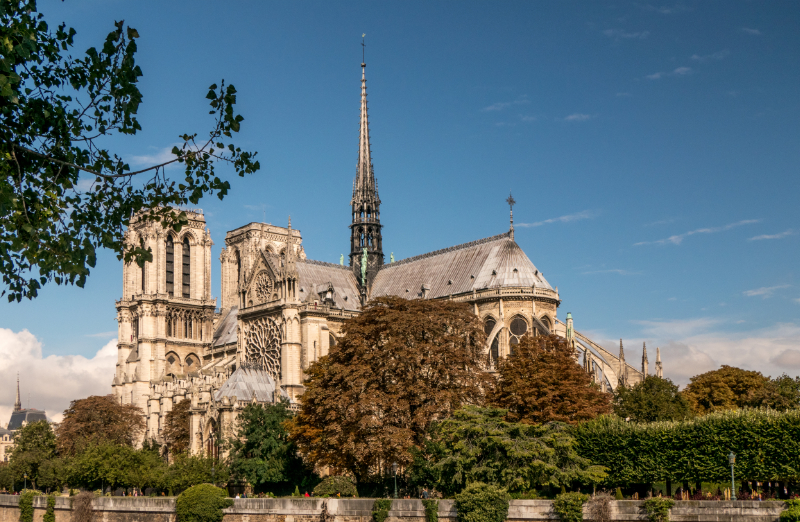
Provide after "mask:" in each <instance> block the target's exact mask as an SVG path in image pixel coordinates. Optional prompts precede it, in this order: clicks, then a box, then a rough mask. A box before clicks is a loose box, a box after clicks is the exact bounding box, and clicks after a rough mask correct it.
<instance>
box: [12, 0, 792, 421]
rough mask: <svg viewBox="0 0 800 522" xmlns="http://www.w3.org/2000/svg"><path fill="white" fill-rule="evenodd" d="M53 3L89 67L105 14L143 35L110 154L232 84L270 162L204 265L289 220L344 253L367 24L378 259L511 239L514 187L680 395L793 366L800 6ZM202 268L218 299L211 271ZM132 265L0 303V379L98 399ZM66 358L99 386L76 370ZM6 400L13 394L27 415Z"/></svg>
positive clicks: (234, 193)
mask: <svg viewBox="0 0 800 522" xmlns="http://www.w3.org/2000/svg"><path fill="white" fill-rule="evenodd" d="M40 9H41V10H42V11H43V12H44V13H45V14H46V17H47V19H48V20H49V21H50V22H51V24H52V25H55V24H56V23H58V22H60V21H65V22H66V23H67V24H68V25H71V26H73V27H75V29H76V30H77V31H78V36H77V38H76V47H75V49H76V51H80V52H82V51H83V50H85V49H86V48H88V47H89V46H92V45H100V44H101V42H102V39H103V38H104V36H105V34H106V33H108V32H109V31H110V30H111V29H112V28H113V22H114V20H119V19H124V20H125V22H126V23H127V24H129V25H131V26H133V27H135V28H136V29H138V31H139V34H140V35H141V38H140V40H139V53H138V63H139V65H140V66H141V68H142V70H143V71H144V77H143V78H142V81H141V90H142V92H143V94H144V103H143V105H142V107H141V110H140V113H139V120H140V122H141V124H142V126H143V127H144V130H143V131H142V132H141V133H140V134H138V135H137V136H135V137H132V138H131V137H127V138H124V139H113V140H110V141H109V142H108V143H107V145H108V146H109V147H111V148H113V150H115V151H117V152H119V153H121V154H123V155H125V156H126V157H127V158H128V159H129V161H130V163H131V164H132V165H137V166H138V165H146V164H147V162H148V161H151V160H155V159H157V158H160V157H163V155H164V154H165V151H166V150H168V149H169V148H171V147H172V145H173V144H174V143H176V142H177V141H178V138H177V136H178V135H179V134H182V133H184V132H200V133H203V132H205V131H206V129H208V128H209V125H210V121H209V119H208V115H207V108H206V107H207V106H206V103H205V102H206V100H205V99H204V96H205V93H206V89H207V87H208V85H209V84H211V83H214V82H219V80H220V79H222V78H224V79H225V81H226V82H229V83H233V84H234V85H235V86H236V88H237V89H238V91H239V97H238V101H239V103H238V109H239V111H240V112H241V114H242V115H243V116H244V118H245V121H244V122H243V125H242V132H241V133H240V135H239V136H237V137H236V140H237V144H239V145H240V146H242V147H243V148H245V149H250V150H257V151H258V153H259V156H258V158H259V159H260V161H261V165H262V169H261V171H260V172H259V173H258V174H257V175H255V176H250V177H247V178H244V179H242V178H238V177H231V178H230V179H231V184H232V190H231V193H230V196H228V197H227V198H226V199H225V200H224V201H222V202H220V201H218V200H216V199H211V198H208V199H207V200H204V201H202V202H201V204H200V205H199V206H200V207H202V208H203V209H204V210H205V213H206V217H207V221H208V224H209V227H210V228H211V233H212V238H213V239H214V241H215V243H216V244H215V246H214V259H218V254H219V250H220V248H221V246H222V245H223V243H224V234H225V232H226V231H227V230H230V229H233V228H236V227H238V226H241V225H243V224H246V223H248V222H251V221H261V220H263V219H266V221H267V222H270V223H273V224H281V225H283V224H285V223H286V221H287V217H288V216H289V215H291V217H292V224H293V226H295V227H296V228H299V229H300V230H301V232H302V235H303V244H304V247H305V250H306V253H307V254H308V256H309V257H311V258H313V259H320V260H325V261H331V262H337V261H338V259H339V255H340V254H342V253H345V254H346V253H347V252H346V250H347V248H348V243H347V241H348V229H347V225H348V219H349V209H348V203H349V196H350V191H351V184H352V179H353V176H354V174H355V165H356V156H357V133H358V110H359V92H360V91H359V89H360V82H359V80H360V74H361V71H360V62H361V45H360V44H361V34H362V33H366V34H367V37H366V41H367V48H366V62H367V64H368V65H367V79H368V82H367V85H368V93H369V102H370V121H371V138H372V151H373V162H374V166H375V173H376V176H377V178H378V181H379V186H380V191H381V199H382V201H383V205H382V209H381V210H382V222H383V223H384V245H385V248H386V255H387V258H388V255H389V253H390V252H394V255H395V258H396V259H401V258H404V257H408V256H412V255H416V254H420V253H424V252H426V251H430V250H433V249H438V248H444V247H447V246H451V245H454V244H457V243H462V242H466V241H471V240H474V239H478V238H481V237H486V236H489V235H493V234H497V233H500V232H503V231H505V230H507V228H508V207H507V205H506V204H505V202H504V200H505V198H506V197H507V196H508V193H509V191H512V192H513V194H514V197H515V199H516V200H517V202H518V204H517V206H516V207H515V209H514V216H515V222H516V224H517V228H516V239H517V242H518V243H519V244H520V245H521V246H522V247H523V248H524V249H525V251H526V252H527V254H528V256H529V257H530V258H531V260H532V261H533V262H534V263H535V264H536V266H537V267H538V268H539V269H540V270H541V271H542V272H543V273H544V274H545V276H546V277H547V279H548V280H549V281H550V282H551V284H553V285H554V286H555V285H557V286H558V287H559V290H560V293H561V296H562V299H563V302H562V305H561V308H560V311H559V316H560V317H561V318H563V317H564V316H565V315H566V312H568V311H570V312H572V314H573V316H574V317H575V324H576V328H577V329H578V330H579V331H583V332H585V333H589V334H590V335H592V336H594V337H595V338H596V339H598V340H600V341H602V342H604V343H606V344H609V345H610V346H614V344H615V343H617V345H618V342H619V341H618V339H619V338H623V340H624V341H625V345H626V348H627V352H626V353H627V355H628V359H629V360H631V359H632V358H633V359H635V360H638V358H639V357H640V356H641V345H642V342H644V341H647V344H648V347H649V349H650V350H651V353H650V361H651V365H652V361H653V360H654V358H655V355H654V353H653V352H654V351H655V347H656V346H661V347H662V355H663V357H664V364H665V369H666V372H667V375H668V376H670V377H672V378H673V379H675V380H676V381H678V382H681V383H685V382H686V381H687V380H688V377H690V376H691V375H694V374H696V373H700V372H702V371H706V370H710V369H713V368H716V367H718V366H719V365H720V364H734V365H737V366H741V367H747V368H752V369H757V370H760V371H763V372H765V373H766V374H770V375H777V374H780V373H781V372H784V371H785V372H787V373H789V374H791V375H797V374H798V373H799V372H800V317H798V316H799V314H800V278H799V277H798V276H800V274H798V264H797V260H798V257H799V256H798V254H800V220H799V219H798V218H799V217H800V210H798V204H797V200H798V195H799V194H800V190H799V189H800V177H799V176H798V164H800V161H799V160H800V132H799V129H798V121H800V101H798V100H800V97H798V95H797V93H798V92H800V63H798V62H800V52H798V51H799V50H800V33H799V32H798V31H797V27H799V26H800V5H798V4H797V3H796V2H769V3H762V2H733V1H731V2H690V3H680V4H672V3H669V4H661V3H658V4H646V3H639V2H612V3H605V2H411V1H408V2H393V3H389V2H367V3H359V2H348V3H342V2H336V3H332V2H234V3H219V2H213V3H212V2H145V1H137V2H120V1H99V0H98V1H67V2H63V3H62V2H55V1H43V2H41V3H40ZM223 172H225V171H224V169H223ZM174 173H175V174H176V175H179V174H180V172H179V171H175V172H174ZM212 271H213V275H212V278H213V288H214V289H215V294H217V296H218V292H219V290H218V289H219V264H218V262H216V261H215V262H214V264H213V266H212ZM121 273H122V269H121V264H120V263H119V262H118V261H117V260H116V259H115V257H114V256H113V255H111V254H109V253H106V254H104V255H101V256H100V258H99V261H98V266H97V268H96V269H95V270H94V271H93V273H92V275H91V277H90V279H89V282H88V283H87V285H86V288H85V289H78V288H74V287H56V286H48V287H46V288H45V290H44V291H43V292H41V294H40V297H39V298H37V299H36V300H35V301H33V302H26V303H22V304H7V303H2V304H0V328H2V329H5V330H0V334H2V335H0V353H1V352H6V353H18V354H23V353H24V354H27V355H25V356H24V357H23V356H22V355H20V356H14V357H12V358H10V359H9V358H7V360H8V361H9V364H8V365H7V372H6V373H8V376H6V377H9V376H11V375H13V372H14V371H17V369H18V370H19V371H21V372H22V373H23V381H24V380H25V373H26V371H28V368H31V369H30V371H28V373H29V374H30V375H29V377H28V378H29V379H33V378H34V373H33V372H34V370H33V369H32V368H33V367H34V366H31V365H32V364H33V361H34V360H36V361H38V360H39V359H37V357H38V358H44V361H48V360H49V361H50V363H49V364H51V365H53V368H62V367H63V365H65V364H67V362H69V364H72V365H73V366H72V367H74V370H75V372H78V373H76V374H74V375H73V374H69V375H71V377H69V379H77V380H83V381H86V382H90V381H91V382H95V381H92V379H95V380H96V382H97V383H100V384H92V386H95V387H98V386H99V387H100V388H101V389H100V390H99V392H103V391H105V390H106V387H107V386H108V384H110V379H111V372H112V371H113V362H112V363H111V367H110V368H108V369H107V370H105V369H104V368H105V367H104V366H103V365H101V364H99V362H98V361H100V359H98V357H101V356H100V355H98V350H101V348H103V347H105V352H103V354H104V355H103V357H106V358H108V357H113V352H112V350H111V348H113V342H112V341H113V340H114V338H115V336H116V322H115V309H114V299H119V297H120V291H121ZM24 330H27V331H28V333H29V335H30V337H25V332H23V331H24ZM23 337H24V339H23ZM15 343H16V344H15ZM37 343H38V344H37ZM23 345H24V346H26V347H27V348H26V349H25V350H28V351H25V350H22V349H21V348H19V347H20V346H23ZM36 346H38V348H36ZM31 347H32V348H31ZM37 350H40V352H41V354H40V355H37V354H39V352H38V351H37ZM101 351H102V350H101ZM73 356H80V357H83V358H86V361H93V363H92V364H94V365H95V366H96V367H97V368H98V370H97V372H99V373H97V375H95V374H92V375H93V376H89V375H88V374H86V375H84V376H83V377H81V376H80V375H81V374H80V371H79V369H78V367H79V366H80V365H79V364H78V363H79V362H81V361H83V359H75V358H74V357H73ZM48 357H49V359H48ZM109 360H113V358H112V359H109ZM70 361H71V362H70ZM75 361H77V362H75ZM37 364H39V363H37ZM86 364H87V365H88V364H89V363H88V362H87V363H86ZM60 365H61V366H60ZM12 366H14V367H15V368H16V369H14V368H12ZM95 366H93V367H95ZM53 375H54V377H53V379H54V381H57V380H58V379H67V377H56V376H57V375H60V374H59V373H58V371H56V370H53ZM65 375H66V374H65ZM9 378H10V377H9ZM54 385H58V384H57V383H55V384H54ZM87 386H88V385H87ZM87 390H88V388H87ZM92 390H94V388H92ZM83 391H84V389H83V388H81V389H76V390H75V391H74V393H82V392H83ZM90 392H91V393H95V392H96V391H86V393H90ZM8 393H11V391H10V390H9V392H8ZM24 393H25V392H23V394H24ZM31 393H34V394H35V393H40V395H41V396H42V397H41V399H40V402H42V403H43V404H44V403H46V404H47V405H48V407H52V408H54V409H57V408H58V407H59V406H55V404H56V402H57V401H56V399H52V400H51V399H48V398H47V397H50V395H49V392H48V393H45V392H44V391H40V392H35V391H32V392H31ZM5 395H6V392H2V393H0V404H2V405H6V403H9V404H10V403H11V402H13V396H11V395H9V397H8V400H6V397H5ZM56 395H57V394H56ZM32 401H34V402H35V400H34V399H32ZM51 402H52V404H54V405H53V406H49V405H50V404H51ZM62 402H63V400H62ZM64 406H65V405H64ZM61 408H62V409H63V407H61Z"/></svg>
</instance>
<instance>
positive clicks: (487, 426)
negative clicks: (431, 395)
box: [411, 406, 605, 495]
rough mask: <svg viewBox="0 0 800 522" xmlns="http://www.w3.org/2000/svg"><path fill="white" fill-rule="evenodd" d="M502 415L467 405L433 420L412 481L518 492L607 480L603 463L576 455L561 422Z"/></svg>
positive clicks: (446, 488)
mask: <svg viewBox="0 0 800 522" xmlns="http://www.w3.org/2000/svg"><path fill="white" fill-rule="evenodd" d="M506 413H507V412H506V410H503V409H498V408H479V407H476V406H467V407H465V408H462V409H461V410H458V411H456V412H455V413H454V414H453V416H452V417H450V418H448V419H445V420H443V421H441V422H437V423H435V424H434V426H433V428H432V429H431V433H430V439H429V440H428V441H427V442H426V444H425V447H424V449H423V450H422V451H419V452H417V453H416V455H415V459H414V464H413V466H412V471H411V473H412V480H413V481H414V482H416V483H418V484H420V485H433V486H435V487H436V489H438V490H439V491H442V492H443V493H445V494H448V495H450V494H453V493H456V492H458V491H460V490H461V489H462V488H464V487H465V486H467V485H468V484H470V483H472V482H482V483H486V484H492V485H496V486H500V487H502V488H504V489H505V490H508V491H512V492H522V491H530V490H532V489H534V488H536V487H541V486H560V485H565V484H566V485H569V484H571V483H572V482H576V481H577V482H583V483H590V482H599V481H602V480H603V479H604V478H605V474H604V473H603V469H602V468H601V467H599V466H592V465H591V464H590V462H589V460H588V459H586V458H583V457H581V456H580V455H578V453H577V452H576V448H575V439H574V438H573V436H572V435H571V434H570V432H569V430H568V428H567V426H565V425H564V424H560V423H550V424H544V425H531V424H524V423H512V422H507V421H506V420H505V416H506Z"/></svg>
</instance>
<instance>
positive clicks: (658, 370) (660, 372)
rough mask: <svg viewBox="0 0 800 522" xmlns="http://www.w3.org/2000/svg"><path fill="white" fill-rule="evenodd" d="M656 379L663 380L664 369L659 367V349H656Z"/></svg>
mask: <svg viewBox="0 0 800 522" xmlns="http://www.w3.org/2000/svg"><path fill="white" fill-rule="evenodd" d="M656 377H659V378H661V379H663V378H664V368H663V367H662V366H661V348H658V347H656Z"/></svg>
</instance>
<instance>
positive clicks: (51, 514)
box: [42, 494, 56, 522]
mask: <svg viewBox="0 0 800 522" xmlns="http://www.w3.org/2000/svg"><path fill="white" fill-rule="evenodd" d="M42 522H56V496H55V495H52V494H50V495H47V509H45V512H44V515H42Z"/></svg>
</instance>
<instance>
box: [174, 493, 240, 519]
mask: <svg viewBox="0 0 800 522" xmlns="http://www.w3.org/2000/svg"><path fill="white" fill-rule="evenodd" d="M232 505H233V500H231V499H229V498H228V492H227V491H225V490H224V489H222V488H218V487H216V486H212V485H211V484H198V485H197V486H192V487H190V488H189V489H187V490H186V491H184V492H183V493H181V494H180V495H178V499H177V500H176V501H175V511H176V513H177V515H178V517H177V522H222V517H223V513H222V510H223V509H225V508H227V507H231V506H232Z"/></svg>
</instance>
